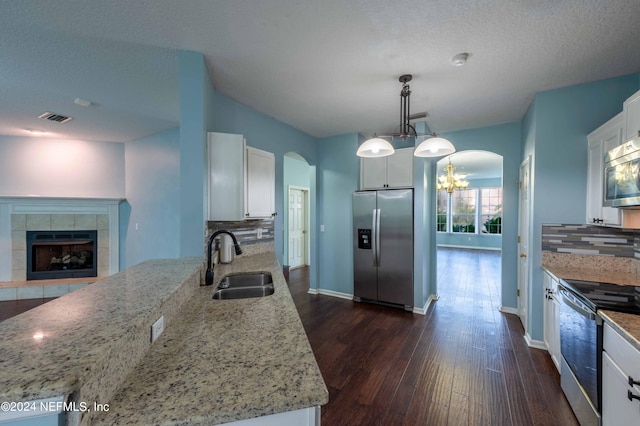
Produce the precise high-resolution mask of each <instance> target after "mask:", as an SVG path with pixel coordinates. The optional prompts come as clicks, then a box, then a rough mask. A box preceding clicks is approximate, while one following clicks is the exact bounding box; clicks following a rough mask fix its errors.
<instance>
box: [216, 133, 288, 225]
mask: <svg viewBox="0 0 640 426" xmlns="http://www.w3.org/2000/svg"><path fill="white" fill-rule="evenodd" d="M207 159H208V172H207V177H208V185H209V191H208V207H209V209H208V210H209V214H208V219H209V220H219V221H237V220H244V219H253V218H270V217H273V216H274V215H275V164H276V163H275V156H274V155H273V154H272V153H270V152H266V151H262V150H259V149H255V148H251V147H247V146H246V145H245V140H244V137H243V136H242V135H235V134H229V133H213V132H211V133H208V134H207Z"/></svg>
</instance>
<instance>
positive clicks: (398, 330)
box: [289, 249, 578, 426]
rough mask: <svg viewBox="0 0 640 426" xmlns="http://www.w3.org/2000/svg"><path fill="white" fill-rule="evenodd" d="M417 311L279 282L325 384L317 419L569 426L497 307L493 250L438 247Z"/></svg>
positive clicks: (516, 325) (514, 322)
mask: <svg viewBox="0 0 640 426" xmlns="http://www.w3.org/2000/svg"><path fill="white" fill-rule="evenodd" d="M438 265H439V266H438V271H439V273H438V289H439V291H438V293H439V296H440V299H439V300H438V301H437V302H434V303H432V304H431V306H430V307H429V309H428V311H427V313H426V315H424V316H423V315H418V314H412V313H408V312H404V311H403V310H401V309H394V308H389V307H384V306H378V305H372V304H361V303H354V302H351V301H349V300H343V299H338V298H335V297H329V296H322V295H310V294H308V293H307V290H308V288H309V282H308V268H301V269H297V270H292V271H291V272H290V279H289V287H290V290H291V294H292V295H293V298H294V300H295V303H296V306H297V308H298V312H299V313H300V317H301V319H302V322H303V324H304V327H305V330H306V332H307V335H308V336H309V341H310V342H311V346H312V348H313V351H314V353H315V356H316V359H317V361H318V365H319V366H320V370H321V371H322V375H323V377H324V380H325V383H326V384H327V387H328V389H329V403H328V404H327V405H326V406H324V407H322V424H323V425H324V426H332V425H384V426H387V425H438V426H439V425H500V426H502V425H514V426H524V425H577V424H578V423H577V421H576V419H575V417H574V416H573V413H572V411H571V409H570V407H569V405H568V403H567V400H566V399H565V397H564V395H563V394H562V391H561V389H560V378H559V375H558V373H557V371H556V369H555V367H554V365H553V362H552V361H551V358H550V357H549V355H548V354H547V352H546V351H543V350H539V349H532V348H529V347H528V346H527V344H526V343H525V341H524V338H523V334H524V330H523V328H522V325H521V323H520V320H519V318H518V317H517V316H516V315H511V314H504V313H501V312H500V311H498V307H499V305H500V300H499V292H498V291H499V290H498V285H499V276H500V255H499V253H493V252H486V251H469V250H456V249H442V250H439V251H438Z"/></svg>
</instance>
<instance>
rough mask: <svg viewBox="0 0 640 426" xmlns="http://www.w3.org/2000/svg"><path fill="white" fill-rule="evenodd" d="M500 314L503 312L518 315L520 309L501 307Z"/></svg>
mask: <svg viewBox="0 0 640 426" xmlns="http://www.w3.org/2000/svg"><path fill="white" fill-rule="evenodd" d="M499 310H500V312H503V313H505V314H514V315H518V308H510V307H508V306H500V309H499Z"/></svg>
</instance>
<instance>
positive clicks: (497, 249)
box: [437, 244, 502, 251]
mask: <svg viewBox="0 0 640 426" xmlns="http://www.w3.org/2000/svg"><path fill="white" fill-rule="evenodd" d="M437 247H445V248H459V249H469V250H492V251H502V248H500V247H480V246H463V245H455V244H438V245H437Z"/></svg>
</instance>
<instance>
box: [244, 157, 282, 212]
mask: <svg viewBox="0 0 640 426" xmlns="http://www.w3.org/2000/svg"><path fill="white" fill-rule="evenodd" d="M246 158H247V167H246V171H247V175H246V182H247V190H246V199H245V217H246V218H265V217H272V216H274V215H275V190H276V176H275V172H276V157H275V155H273V153H271V152H267V151H262V150H260V149H256V148H251V147H247V156H246Z"/></svg>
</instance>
